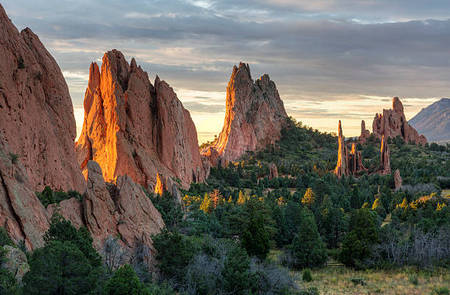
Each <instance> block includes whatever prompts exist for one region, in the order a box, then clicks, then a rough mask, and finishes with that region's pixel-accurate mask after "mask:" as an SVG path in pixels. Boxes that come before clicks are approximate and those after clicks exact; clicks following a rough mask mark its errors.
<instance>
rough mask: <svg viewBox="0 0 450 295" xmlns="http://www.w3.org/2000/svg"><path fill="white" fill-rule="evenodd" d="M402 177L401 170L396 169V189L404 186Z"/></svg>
mask: <svg viewBox="0 0 450 295" xmlns="http://www.w3.org/2000/svg"><path fill="white" fill-rule="evenodd" d="M402 182H403V181H402V177H401V176H400V170H398V169H396V170H395V172H394V183H395V190H396V191H398V190H399V189H400V188H401V187H402Z"/></svg>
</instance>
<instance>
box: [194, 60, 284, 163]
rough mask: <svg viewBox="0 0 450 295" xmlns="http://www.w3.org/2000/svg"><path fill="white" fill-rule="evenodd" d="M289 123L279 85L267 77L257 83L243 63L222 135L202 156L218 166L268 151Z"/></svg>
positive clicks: (230, 94)
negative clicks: (261, 151)
mask: <svg viewBox="0 0 450 295" xmlns="http://www.w3.org/2000/svg"><path fill="white" fill-rule="evenodd" d="M287 119H288V116H287V114H286V110H285V109H284V105H283V101H282V100H281V99H280V95H279V94H278V90H277V87H276V85H275V83H274V82H273V81H272V80H270V78H269V76H268V75H267V74H265V75H263V76H262V77H261V78H259V79H258V80H256V81H253V80H252V77H251V74H250V67H249V66H248V64H244V63H240V64H239V67H236V66H234V68H233V72H232V74H231V77H230V81H229V82H228V87H227V97H226V111H225V120H224V125H223V128H222V132H221V133H220V135H219V137H218V138H217V140H216V141H215V142H214V143H213V144H212V145H211V146H209V147H207V148H205V149H203V151H202V154H203V155H204V156H206V157H207V158H209V159H210V161H211V163H212V164H213V165H216V164H217V163H218V161H219V160H220V161H224V162H228V161H233V160H236V159H238V158H239V157H241V156H242V155H243V154H244V153H245V152H246V151H256V150H261V149H264V148H265V147H266V146H268V145H270V144H274V143H275V141H276V140H278V139H280V136H281V130H282V128H283V127H284V126H286V124H287Z"/></svg>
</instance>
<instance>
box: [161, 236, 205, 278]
mask: <svg viewBox="0 0 450 295" xmlns="http://www.w3.org/2000/svg"><path fill="white" fill-rule="evenodd" d="M152 239H153V246H154V247H155V249H156V251H157V254H156V260H157V261H158V263H157V266H158V267H159V269H160V270H161V272H162V274H163V275H164V276H165V277H166V278H167V279H175V280H177V281H179V280H181V279H182V278H183V277H184V275H185V268H186V266H187V265H188V264H189V262H190V261H191V259H192V258H193V257H194V255H195V254H196V252H197V251H196V248H195V245H194V243H193V242H192V241H191V240H190V239H188V238H187V237H185V236H183V235H182V234H180V233H179V232H177V231H174V232H170V231H168V230H164V231H163V232H161V233H159V234H157V235H155V236H153V237H152Z"/></svg>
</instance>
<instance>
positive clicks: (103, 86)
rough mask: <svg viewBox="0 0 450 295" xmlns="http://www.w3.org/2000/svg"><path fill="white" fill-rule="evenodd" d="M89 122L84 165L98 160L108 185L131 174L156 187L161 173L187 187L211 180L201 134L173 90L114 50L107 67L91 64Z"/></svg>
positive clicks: (83, 138)
mask: <svg viewBox="0 0 450 295" xmlns="http://www.w3.org/2000/svg"><path fill="white" fill-rule="evenodd" d="M84 110H85V117H84V122H83V129H82V132H81V135H80V138H79V140H78V142H77V144H76V150H77V157H78V162H79V164H80V166H81V168H82V169H86V165H87V163H88V161H89V160H95V161H97V162H98V163H99V164H100V166H101V167H102V170H103V176H104V178H105V180H106V181H116V180H117V178H118V176H122V175H128V176H129V177H131V178H132V179H133V180H134V181H135V182H137V183H139V184H141V185H144V186H146V187H152V188H153V187H154V185H155V184H156V178H157V174H159V175H161V176H162V178H163V179H165V183H166V186H167V182H170V181H169V178H174V179H175V178H178V179H180V180H181V183H182V185H183V186H184V187H186V186H188V185H189V184H190V183H191V182H196V181H203V180H204V179H205V178H206V172H205V169H203V164H202V160H201V158H200V153H199V150H198V142H197V131H196V129H195V125H194V123H193V121H192V119H191V116H190V114H189V112H188V111H187V110H186V109H185V108H184V107H183V105H182V104H181V102H180V101H179V100H178V98H177V95H176V94H175V92H174V91H173V89H172V88H171V87H170V86H169V85H168V84H167V83H166V82H164V81H161V80H160V79H159V78H158V77H156V79H155V82H154V85H152V84H151V83H150V81H149V78H148V75H147V73H146V72H144V71H143V70H142V68H141V67H138V66H137V65H136V61H135V60H134V59H132V60H131V64H128V63H127V61H126V60H125V58H124V56H123V54H122V53H121V52H119V51H117V50H112V51H109V52H107V53H105V55H104V56H103V61H102V68H101V71H100V70H99V68H98V66H97V64H96V63H93V64H91V67H90V71H89V84H88V87H87V89H86V94H85V99H84Z"/></svg>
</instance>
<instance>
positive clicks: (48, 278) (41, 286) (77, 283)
mask: <svg viewBox="0 0 450 295" xmlns="http://www.w3.org/2000/svg"><path fill="white" fill-rule="evenodd" d="M29 264H30V271H29V272H28V273H26V274H25V276H24V278H23V281H24V293H25V294H30V295H32V294H87V293H89V291H91V290H93V289H94V288H95V286H96V285H97V283H98V277H99V274H98V271H99V270H98V269H97V268H94V267H93V266H92V265H91V263H90V261H89V260H88V259H87V258H86V256H85V255H84V254H83V252H81V251H80V249H79V248H78V247H77V246H76V245H75V244H74V243H72V242H70V241H56V240H55V241H50V242H49V243H47V245H46V246H45V247H43V248H40V249H37V250H35V251H34V252H33V254H32V256H31V259H30V260H29Z"/></svg>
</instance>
